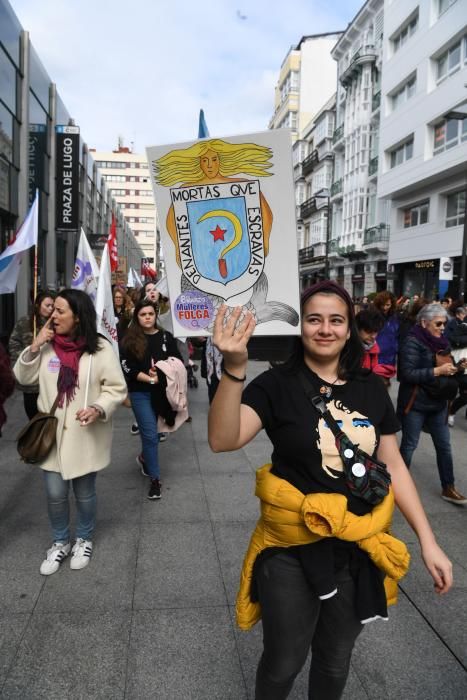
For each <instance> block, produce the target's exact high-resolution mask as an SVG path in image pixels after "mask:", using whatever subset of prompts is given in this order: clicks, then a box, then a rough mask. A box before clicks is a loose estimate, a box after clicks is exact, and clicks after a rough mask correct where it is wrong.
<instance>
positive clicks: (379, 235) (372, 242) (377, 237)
mask: <svg viewBox="0 0 467 700" xmlns="http://www.w3.org/2000/svg"><path fill="white" fill-rule="evenodd" d="M389 232H390V228H389V224H378V225H377V226H370V228H367V229H365V233H364V234H363V250H365V251H367V252H372V251H382V252H386V251H387V249H388V245H389Z"/></svg>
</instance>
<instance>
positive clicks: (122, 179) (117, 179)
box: [102, 175, 126, 182]
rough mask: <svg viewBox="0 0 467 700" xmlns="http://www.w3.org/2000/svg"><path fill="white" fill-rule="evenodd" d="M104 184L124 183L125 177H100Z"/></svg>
mask: <svg viewBox="0 0 467 700" xmlns="http://www.w3.org/2000/svg"><path fill="white" fill-rule="evenodd" d="M102 177H103V178H104V180H105V181H106V182H125V180H126V177H125V175H102Z"/></svg>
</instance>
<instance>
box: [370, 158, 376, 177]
mask: <svg viewBox="0 0 467 700" xmlns="http://www.w3.org/2000/svg"><path fill="white" fill-rule="evenodd" d="M377 172H378V156H375V157H374V158H372V159H371V160H370V162H369V163H368V177H372V176H373V175H376V173H377Z"/></svg>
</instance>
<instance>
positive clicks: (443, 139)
mask: <svg viewBox="0 0 467 700" xmlns="http://www.w3.org/2000/svg"><path fill="white" fill-rule="evenodd" d="M461 141H467V117H466V118H465V119H443V121H441V122H439V123H438V124H435V127H434V131H433V155H437V154H438V153H442V152H443V151H446V150H447V149H448V148H453V147H454V146H457V144H458V143H459V142H461Z"/></svg>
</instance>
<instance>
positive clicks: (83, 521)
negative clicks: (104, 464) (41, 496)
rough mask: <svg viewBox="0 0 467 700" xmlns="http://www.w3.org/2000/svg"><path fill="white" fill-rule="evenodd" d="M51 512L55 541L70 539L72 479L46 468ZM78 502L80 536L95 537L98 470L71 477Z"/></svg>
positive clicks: (46, 483) (49, 511)
mask: <svg viewBox="0 0 467 700" xmlns="http://www.w3.org/2000/svg"><path fill="white" fill-rule="evenodd" d="M43 474H44V483H45V492H46V496H47V511H48V514H49V521H50V525H51V527H52V533H53V538H54V542H69V541H70V503H69V500H68V492H69V490H70V481H65V480H64V479H63V477H62V475H61V474H60V473H59V472H47V471H44V472H43ZM71 483H72V485H73V493H74V495H75V501H76V511H77V517H76V537H81V538H82V539H83V540H90V539H92V533H93V532H94V528H95V527H96V505H97V498H96V472H91V473H90V474H86V475H85V476H79V477H77V478H76V479H71Z"/></svg>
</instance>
